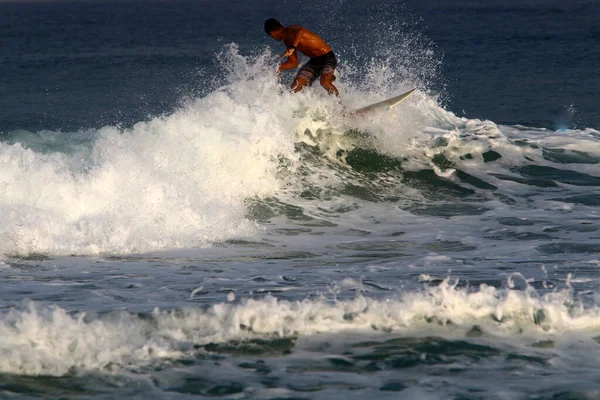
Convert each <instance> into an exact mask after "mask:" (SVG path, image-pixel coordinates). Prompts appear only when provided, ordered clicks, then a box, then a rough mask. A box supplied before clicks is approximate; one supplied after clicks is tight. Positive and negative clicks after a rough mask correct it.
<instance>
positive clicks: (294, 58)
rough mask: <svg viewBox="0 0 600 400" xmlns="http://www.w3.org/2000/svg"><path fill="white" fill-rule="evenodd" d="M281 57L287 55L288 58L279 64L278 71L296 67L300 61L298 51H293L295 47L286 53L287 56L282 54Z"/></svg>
mask: <svg viewBox="0 0 600 400" xmlns="http://www.w3.org/2000/svg"><path fill="white" fill-rule="evenodd" d="M283 57H287V58H288V59H287V60H286V61H285V62H283V63H281V64H279V70H280V71H283V70H286V69H292V68H296V67H297V66H298V64H300V62H299V61H298V53H297V52H296V51H295V49H294V51H293V52H292V53H291V54H290V55H288V56H285V55H284V56H282V58H283Z"/></svg>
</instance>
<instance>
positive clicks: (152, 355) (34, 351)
mask: <svg viewBox="0 0 600 400" xmlns="http://www.w3.org/2000/svg"><path fill="white" fill-rule="evenodd" d="M513 279H517V280H519V279H520V278H519V277H518V276H515V278H513ZM456 284H457V282H456V281H452V280H445V281H443V282H442V283H441V284H440V285H439V286H436V287H429V288H428V289H425V290H423V291H415V292H404V293H400V294H399V295H398V296H397V297H396V296H395V297H391V298H386V299H371V298H367V297H362V296H359V297H357V298H355V299H354V300H348V301H331V300H326V299H325V298H323V299H320V300H305V301H298V302H288V301H281V300H278V299H276V298H274V297H266V298H263V299H260V300H253V299H241V300H240V301H239V302H237V303H235V302H234V303H232V302H223V303H219V304H214V305H212V306H210V307H209V308H208V309H197V308H188V309H184V310H176V311H175V310H155V311H154V312H153V313H152V315H151V318H148V317H144V318H141V317H138V316H136V315H133V314H130V313H126V312H114V313H112V314H108V315H104V316H86V315H85V314H75V315H72V314H69V313H67V312H66V311H65V310H63V309H61V308H59V307H57V306H50V307H45V306H41V305H37V304H35V303H28V304H26V305H25V308H24V309H22V310H17V309H11V310H10V312H8V313H7V314H4V315H3V316H2V317H1V319H0V335H1V336H2V338H3V340H2V342H1V343H0V355H1V357H0V372H2V373H18V374H28V375H35V374H49V375H63V374H65V373H67V372H68V371H69V370H70V369H72V368H76V369H81V370H100V369H105V368H108V367H109V366H110V365H112V367H113V368H114V367H115V366H117V367H118V368H127V365H131V366H133V367H134V368H135V367H137V366H140V365H147V364H148V363H152V362H160V360H164V359H167V358H181V357H184V358H185V357H191V356H193V354H194V352H195V351H197V350H195V347H194V346H195V345H204V344H208V343H219V342H227V341H231V340H245V339H253V338H263V339H269V338H281V337H309V336H314V335H318V334H324V333H327V334H329V335H334V336H335V335H341V336H339V337H340V338H341V337H348V334H349V333H355V334H369V335H370V336H371V337H373V335H375V336H374V337H377V335H384V334H385V335H390V334H391V335H397V336H400V337H401V336H406V335H410V336H411V337H419V336H423V337H425V336H431V335H433V334H434V335H439V336H447V337H457V336H458V337H461V336H463V337H464V335H465V333H466V332H468V331H469V330H471V329H472V328H473V326H477V327H478V329H479V330H481V331H482V332H483V334H484V335H486V337H488V339H489V340H496V341H502V340H508V339H509V338H510V340H514V339H515V338H517V340H521V341H524V342H526V343H527V342H530V343H532V342H534V341H537V340H541V339H543V340H554V341H556V342H560V341H561V340H568V338H569V337H570V335H571V334H573V335H575V336H577V335H586V336H589V337H592V336H595V335H597V334H598V332H599V330H600V309H599V308H598V307H595V306H594V307H591V308H589V307H588V308H586V307H583V306H582V305H581V304H579V303H578V301H577V300H576V299H574V298H573V296H572V292H571V290H570V289H569V288H568V287H567V288H565V289H563V290H557V291H555V292H552V293H546V294H540V293H538V292H536V291H535V290H534V289H533V288H532V287H530V286H528V285H527V284H525V286H524V288H523V290H516V289H497V288H493V287H491V286H487V285H481V286H480V287H479V288H458V287H457V286H456ZM519 284H520V283H519ZM509 286H510V285H509ZM342 334H343V335H342ZM519 338H520V339H519Z"/></svg>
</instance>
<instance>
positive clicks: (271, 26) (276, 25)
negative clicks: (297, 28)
mask: <svg viewBox="0 0 600 400" xmlns="http://www.w3.org/2000/svg"><path fill="white" fill-rule="evenodd" d="M280 28H283V25H281V23H280V22H279V21H277V20H276V19H275V18H269V19H268V20H266V21H265V32H267V33H271V32H273V31H276V30H277V29H280Z"/></svg>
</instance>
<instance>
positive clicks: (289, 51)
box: [281, 46, 296, 58]
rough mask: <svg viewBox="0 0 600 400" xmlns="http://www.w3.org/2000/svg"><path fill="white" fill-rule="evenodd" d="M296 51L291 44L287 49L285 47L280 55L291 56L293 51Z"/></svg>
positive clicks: (283, 56)
mask: <svg viewBox="0 0 600 400" xmlns="http://www.w3.org/2000/svg"><path fill="white" fill-rule="evenodd" d="M295 51H296V48H295V47H294V46H291V47H290V48H289V49H287V50H286V51H285V52H284V53H283V54H282V55H281V58H285V57H289V56H291V55H292V54H293V53H294V52H295Z"/></svg>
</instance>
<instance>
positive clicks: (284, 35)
mask: <svg viewBox="0 0 600 400" xmlns="http://www.w3.org/2000/svg"><path fill="white" fill-rule="evenodd" d="M265 32H267V34H268V35H269V36H271V37H272V38H273V39H275V40H277V41H280V40H283V43H284V44H285V46H286V47H287V49H286V50H285V52H284V53H283V54H282V56H281V58H282V59H283V58H285V57H287V60H286V61H285V62H283V63H281V64H279V67H278V69H277V72H278V73H279V72H281V71H283V70H286V69H292V68H296V67H297V66H298V64H299V62H298V52H301V53H302V54H304V55H305V56H308V57H310V60H308V62H307V63H306V64H304V65H303V66H302V68H300V71H299V72H298V74H297V75H296V78H294V81H293V82H292V85H291V89H292V91H293V92H299V91H300V90H302V89H303V88H304V87H306V86H307V85H308V86H310V85H312V84H313V82H314V81H315V80H317V78H318V77H319V76H320V81H319V82H320V83H321V86H323V87H324V88H325V90H327V93H329V94H334V95H336V96H339V95H340V94H339V92H338V90H337V88H336V87H335V86H334V85H333V81H335V75H334V71H335V67H336V66H337V58H336V57H335V54H334V53H333V51H332V50H331V47H329V45H328V44H327V43H326V42H325V41H324V40H323V39H321V38H320V37H319V36H318V35H317V34H315V33H314V32H311V31H309V30H308V29H306V28H304V27H302V26H300V25H290V26H288V27H285V26H283V25H281V23H280V22H279V21H277V20H276V19H275V18H269V19H268V20H266V21H265Z"/></svg>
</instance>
